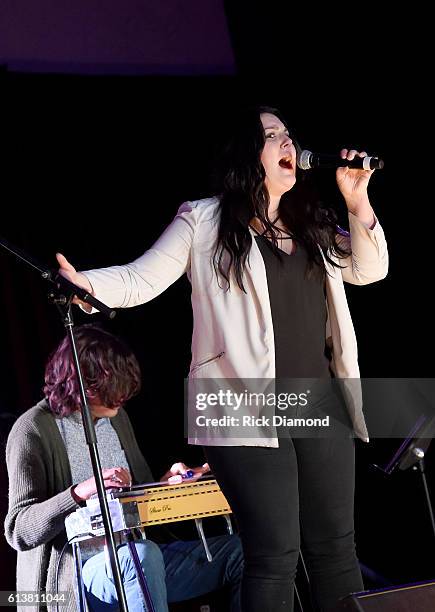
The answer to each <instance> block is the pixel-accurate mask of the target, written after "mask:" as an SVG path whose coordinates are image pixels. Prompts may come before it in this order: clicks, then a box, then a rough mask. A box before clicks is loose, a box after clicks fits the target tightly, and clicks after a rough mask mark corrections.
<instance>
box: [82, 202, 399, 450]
mask: <svg viewBox="0 0 435 612" xmlns="http://www.w3.org/2000/svg"><path fill="white" fill-rule="evenodd" d="M218 204H219V200H218V199H217V198H207V199H204V200H198V201H194V202H185V203H184V204H182V205H181V206H180V208H179V210H178V213H177V215H176V217H175V218H174V220H173V221H172V223H171V224H170V225H169V226H168V227H167V228H166V230H165V231H164V232H163V234H162V235H161V236H160V238H159V239H158V240H157V241H156V242H155V244H154V245H153V246H152V247H151V248H150V249H149V250H148V251H146V252H145V253H144V254H143V255H142V256H141V257H139V258H138V259H136V261H134V262H132V263H130V264H127V265H124V266H112V267H110V268H101V269H98V270H89V271H87V272H84V274H86V276H87V277H88V279H89V281H90V282H91V284H92V288H93V292H94V294H95V296H96V297H97V298H98V299H99V300H101V301H102V302H104V303H106V304H107V305H109V306H110V307H112V308H125V307H130V306H137V305H138V304H143V303H144V302H148V301H149V300H151V299H153V298H155V297H156V296H157V295H159V294H160V293H162V292H163V291H164V290H165V289H166V288H167V287H168V286H169V285H171V284H172V283H173V282H174V281H175V280H177V279H178V278H179V277H180V276H181V275H182V274H183V273H184V272H186V273H187V275H188V277H189V280H190V282H191V285H192V308H193V322H194V323H193V336H192V362H191V367H190V372H189V377H190V378H198V377H201V378H213V379H214V378H221V379H229V378H230V379H249V378H251V379H252V378H255V379H274V377H275V343H274V334H273V324H272V313H271V308H270V300H269V293H268V286H267V277H266V269H265V266H264V261H263V257H262V255H261V253H260V250H259V248H258V246H257V243H256V241H255V240H253V241H252V248H251V251H250V253H249V260H248V262H249V263H248V265H247V266H246V269H245V272H244V286H245V289H246V292H247V293H244V292H243V291H241V290H240V289H239V287H238V286H237V285H236V284H235V283H232V286H231V290H229V291H225V290H223V289H222V288H221V287H220V286H219V283H218V280H217V278H216V274H215V272H214V269H213V265H212V255H213V252H214V248H215V240H216V236H217V230H218V223H219V206H218ZM349 225H350V234H348V233H347V232H343V233H341V234H340V241H342V242H344V243H347V244H349V241H350V243H351V248H352V254H351V255H350V256H349V257H348V258H346V259H341V260H340V261H339V263H340V265H341V266H345V267H344V268H342V269H340V268H335V267H334V266H332V265H331V264H329V263H328V262H327V261H326V260H325V268H326V270H327V274H326V296H327V309H328V320H327V325H326V330H325V338H326V339H329V343H330V344H331V341H332V363H331V368H332V370H333V372H334V374H335V376H336V377H337V378H339V379H349V380H348V381H347V383H346V384H345V386H344V389H343V391H344V395H345V400H346V405H347V409H348V411H349V415H350V418H351V421H352V423H353V427H354V432H355V434H356V435H357V436H359V437H360V438H362V439H364V440H366V441H367V440H368V433H367V428H366V425H365V421H364V416H363V412H362V402H361V396H360V391H359V384H357V386H356V388H355V380H358V379H359V367H358V359H357V343H356V337H355V331H354V328H353V324H352V320H351V317H350V312H349V308H348V304H347V300H346V294H345V290H344V284H343V281H347V282H349V283H352V284H356V285H365V284H368V283H372V282H374V281H377V280H380V279H382V278H384V277H385V276H386V274H387V270H388V253H387V246H386V242H385V238H384V233H383V230H382V228H381V226H380V224H379V222H376V224H375V227H374V228H373V229H369V228H368V227H367V226H366V225H365V224H363V223H362V222H361V221H359V219H358V218H357V217H355V216H354V215H352V214H349ZM251 233H252V234H253V235H254V232H252V230H251ZM336 261H338V259H336ZM189 442H191V443H200V444H205V445H207V444H210V445H216V444H224V445H250V446H270V447H277V446H278V439H277V438H276V437H274V436H273V437H269V438H267V439H260V438H259V437H258V436H254V437H252V438H244V439H235V438H231V439H226V440H217V439H215V438H212V437H211V438H210V439H209V438H207V436H205V437H203V438H201V439H199V438H195V439H189Z"/></svg>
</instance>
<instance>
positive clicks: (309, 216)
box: [213, 106, 349, 293]
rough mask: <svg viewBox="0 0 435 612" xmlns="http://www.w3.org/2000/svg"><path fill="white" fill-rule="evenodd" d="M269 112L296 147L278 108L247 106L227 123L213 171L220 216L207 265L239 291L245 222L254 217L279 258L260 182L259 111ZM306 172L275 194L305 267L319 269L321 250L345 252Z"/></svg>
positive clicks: (247, 237)
mask: <svg viewBox="0 0 435 612" xmlns="http://www.w3.org/2000/svg"><path fill="white" fill-rule="evenodd" d="M262 113H270V114H272V115H275V116H276V117H278V119H280V120H281V121H282V122H283V124H284V125H285V126H286V127H287V128H288V129H289V132H290V136H291V138H292V140H293V144H294V145H295V147H296V151H299V150H300V146H299V144H298V142H297V140H296V139H295V137H294V134H293V133H292V130H291V129H290V128H289V127H288V125H287V122H286V121H285V119H284V118H283V116H282V114H281V112H280V111H279V110H278V109H276V108H272V107H269V106H257V107H251V108H249V109H246V110H244V111H243V112H242V113H240V117H238V118H237V120H236V122H235V125H234V126H232V137H231V139H230V141H229V142H228V143H227V145H226V146H225V147H224V149H223V151H222V153H221V155H220V157H219V161H218V165H219V167H218V169H217V171H216V174H215V186H216V191H217V193H218V194H219V198H220V205H219V206H220V221H219V229H218V237H217V242H216V248H215V251H214V254H213V265H214V270H215V273H216V276H217V278H218V282H219V281H220V278H223V279H224V281H225V284H226V290H228V289H230V285H231V282H230V277H231V275H233V276H234V278H235V281H236V282H237V285H238V286H239V287H240V289H241V290H242V291H245V293H246V290H245V288H244V285H243V272H244V269H245V266H246V263H247V260H248V256H249V251H250V248H251V245H252V236H251V234H250V232H249V222H250V221H251V220H252V219H253V217H257V218H258V219H259V220H260V222H261V224H262V225H263V227H264V229H265V231H266V233H267V235H268V236H270V237H271V247H272V249H273V251H274V252H275V254H276V256H277V257H278V258H280V259H282V256H281V254H280V251H279V249H278V241H277V230H276V228H275V227H274V225H273V222H272V220H271V219H269V217H268V214H267V211H268V207H269V194H268V191H267V188H266V186H265V182H264V181H265V176H266V174H265V171H264V167H263V164H262V163H261V153H262V151H263V148H264V144H265V133H264V129H263V125H262V123H261V119H260V115H261V114H262ZM307 174H308V173H306V172H304V173H303V175H302V177H300V176H298V181H297V182H296V184H295V186H294V187H293V188H292V189H291V190H290V191H288V192H287V193H285V194H284V195H283V196H282V197H281V200H280V205H279V214H280V218H281V220H282V222H283V223H284V225H285V227H286V228H287V229H288V230H289V231H290V234H291V236H292V238H294V240H296V241H297V242H299V243H300V244H301V245H303V246H304V248H305V249H306V252H307V255H308V273H310V272H311V271H312V270H313V268H314V267H315V266H320V267H321V269H322V270H323V269H324V268H323V259H322V254H321V252H320V250H319V246H320V249H321V250H322V252H323V254H324V256H325V258H326V259H327V261H328V262H329V263H331V264H332V265H334V266H337V264H336V263H335V262H334V261H333V260H332V259H331V258H330V257H329V254H328V252H332V253H333V254H335V255H338V256H339V257H345V256H346V255H348V254H349V253H348V252H347V251H345V250H344V249H343V248H341V247H340V246H339V245H338V244H337V215H336V213H335V211H334V210H333V209H332V208H330V207H328V206H327V205H325V204H323V203H322V202H321V201H320V199H319V198H318V196H317V194H316V191H315V189H314V186H313V184H312V183H311V182H310V181H309V180H306V179H307V177H306V175H307Z"/></svg>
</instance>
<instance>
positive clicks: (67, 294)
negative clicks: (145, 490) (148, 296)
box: [0, 237, 128, 612]
mask: <svg viewBox="0 0 435 612" xmlns="http://www.w3.org/2000/svg"><path fill="white" fill-rule="evenodd" d="M0 246H2V247H3V248H4V249H6V250H7V251H9V252H10V253H12V254H13V255H15V257H17V258H18V259H19V260H21V261H23V262H24V263H25V264H27V265H28V266H30V267H31V268H33V269H35V270H36V271H37V272H39V274H40V275H41V277H42V278H43V279H44V280H46V281H48V282H49V283H51V284H52V285H53V287H52V288H51V290H50V292H49V295H48V299H49V301H50V302H51V303H53V304H55V305H56V306H57V308H58V310H59V312H60V313H61V316H62V321H63V324H64V326H65V328H66V330H67V335H68V338H69V342H70V345H71V351H72V355H73V360H74V365H75V368H76V373H77V374H76V375H77V381H78V383H79V391H80V400H81V407H82V420H83V427H84V429H85V436H86V442H87V444H88V448H89V454H90V458H91V463H92V471H93V473H94V478H95V484H96V487H97V493H98V499H99V502H100V507H101V514H102V519H103V525H104V529H105V532H106V538H107V547H108V552H109V559H110V565H111V569H112V576H113V581H114V583H115V587H116V592H117V595H118V605H119V608H120V610H121V612H127V611H128V607H127V601H126V598H125V592H124V585H123V583H122V579H121V571H120V567H119V561H118V556H117V554H116V547H115V540H114V536H113V526H112V520H111V517H110V512H109V506H108V504H107V497H106V491H105V488H104V483H103V476H102V473H101V463H100V457H99V454H98V448H97V438H96V435H95V428H94V423H93V420H92V416H91V412H90V410H89V406H88V403H87V399H86V393H85V388H84V384H83V376H82V372H81V369H80V363H79V358H78V354H77V347H76V342H75V337H74V321H73V318H72V314H71V302H72V299H73V297H74V296H75V295H76V296H77V297H78V298H79V299H81V300H82V301H83V302H86V303H88V304H90V305H91V306H93V307H94V308H96V309H97V310H99V311H100V312H102V313H103V314H105V315H106V316H107V317H109V318H110V319H112V318H113V317H114V316H115V314H116V311H115V310H113V309H111V308H109V307H108V306H106V305H105V304H103V303H102V302H100V301H99V300H97V299H96V298H95V297H94V296H92V295H91V294H90V293H88V292H87V291H86V290H85V289H82V287H78V286H77V285H75V284H74V283H72V282H71V281H69V280H67V279H66V278H64V277H63V276H61V275H60V274H58V273H57V272H56V271H55V270H50V269H49V268H47V267H44V266H43V265H41V264H40V263H39V262H38V261H36V260H35V259H34V258H33V257H30V256H29V255H28V254H27V253H25V252H24V251H22V250H21V249H18V248H16V247H12V245H11V244H10V243H9V242H8V241H7V240H5V239H4V238H1V237H0Z"/></svg>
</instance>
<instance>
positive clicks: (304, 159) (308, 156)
mask: <svg viewBox="0 0 435 612" xmlns="http://www.w3.org/2000/svg"><path fill="white" fill-rule="evenodd" d="M296 163H297V165H298V168H300V169H301V170H310V168H342V167H344V166H348V167H349V168H364V170H380V169H381V168H383V167H384V161H383V160H382V159H379V157H370V156H368V155H366V156H365V157H355V158H354V159H352V160H350V159H342V158H341V157H340V156H339V155H329V154H327V153H313V152H312V151H307V150H306V149H304V150H303V151H301V152H300V153H299V154H298V155H297V159H296Z"/></svg>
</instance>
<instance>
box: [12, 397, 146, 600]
mask: <svg viewBox="0 0 435 612" xmlns="http://www.w3.org/2000/svg"><path fill="white" fill-rule="evenodd" d="M111 423H112V425H113V427H114V429H115V430H116V432H117V434H118V437H119V440H120V442H121V446H122V447H123V449H124V451H125V454H126V457H127V461H128V464H129V466H130V470H131V473H132V477H133V482H136V483H141V482H150V481H153V477H152V474H151V471H150V469H149V467H148V465H147V463H146V461H145V459H144V457H143V455H142V453H141V451H140V449H139V446H138V444H137V441H136V438H135V435H134V432H133V428H132V426H131V423H130V420H129V418H128V416H127V414H126V412H125V411H124V410H123V409H121V410H120V411H119V413H118V415H117V416H116V417H114V418H113V419H111ZM6 462H7V468H8V474H9V508H8V513H7V516H6V519H5V535H6V539H7V541H8V543H9V544H10V545H11V546H12V547H13V548H15V550H17V551H18V556H17V590H26V591H43V590H46V591H47V592H51V593H54V592H55V591H56V589H55V573H56V566H57V562H58V558H59V555H60V552H61V550H62V547H63V546H64V544H65V542H66V533H65V529H64V520H65V517H66V516H67V515H68V514H69V513H70V512H73V511H74V510H76V509H77V508H78V505H77V504H76V502H75V501H74V499H73V497H72V495H71V487H72V485H73V483H72V481H71V472H70V466H69V461H68V457H67V453H66V449H65V445H64V443H63V440H62V437H61V435H60V433H59V429H58V427H57V425H56V422H55V418H54V416H53V415H52V413H51V412H50V411H49V409H48V405H47V402H46V400H42V401H41V402H39V403H38V404H37V405H36V406H34V407H33V408H31V409H30V410H28V411H27V412H25V413H24V414H23V415H21V416H20V418H19V419H18V420H17V421H16V422H15V424H14V426H13V427H12V430H11V432H10V434H9V437H8V442H7V446H6ZM74 484H75V483H74ZM72 589H73V565H72V554H71V550H70V547H67V550H66V552H65V553H64V558H63V561H62V564H61V567H60V570H59V591H69V592H70V593H71V596H70V602H71V603H70V605H69V607H68V608H64V607H63V608H62V610H63V611H66V610H76V603H75V598H74V594H73V592H72ZM37 609H38V607H37V606H36V607H29V606H26V607H25V608H23V610H25V611H26V612H30V610H37Z"/></svg>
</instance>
